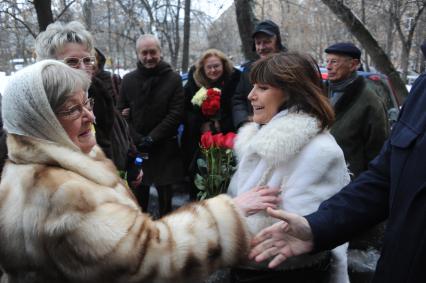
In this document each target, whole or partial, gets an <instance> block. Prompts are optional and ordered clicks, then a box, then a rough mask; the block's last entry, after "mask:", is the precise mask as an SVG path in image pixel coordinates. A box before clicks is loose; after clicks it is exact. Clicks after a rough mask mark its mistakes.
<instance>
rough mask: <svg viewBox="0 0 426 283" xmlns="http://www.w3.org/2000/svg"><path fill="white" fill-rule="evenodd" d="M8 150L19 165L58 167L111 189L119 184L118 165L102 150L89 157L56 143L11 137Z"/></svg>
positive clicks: (11, 158)
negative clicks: (116, 166)
mask: <svg viewBox="0 0 426 283" xmlns="http://www.w3.org/2000/svg"><path fill="white" fill-rule="evenodd" d="M7 147H8V150H9V153H8V155H9V160H10V161H12V162H14V163H17V164H40V165H46V166H58V167H62V168H64V169H66V170H69V171H72V172H75V173H76V174H78V175H81V176H83V177H85V178H87V179H89V180H91V181H93V182H95V183H97V184H100V185H104V186H109V187H115V186H116V185H117V183H118V182H119V177H118V175H117V174H116V168H115V166H114V164H113V163H112V162H111V161H110V160H109V159H107V158H106V157H105V154H104V153H103V152H102V150H101V149H100V148H99V147H98V146H95V147H94V148H93V149H92V151H91V152H90V153H89V154H87V155H86V154H84V153H82V152H81V151H77V150H74V149H71V148H68V147H65V146H61V145H59V144H57V143H54V142H48V141H44V140H40V139H36V138H32V137H26V136H20V135H14V134H9V135H8V136H7Z"/></svg>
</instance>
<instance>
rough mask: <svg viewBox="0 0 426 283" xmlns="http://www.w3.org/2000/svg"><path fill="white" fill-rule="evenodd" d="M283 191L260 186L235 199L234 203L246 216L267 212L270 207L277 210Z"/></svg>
mask: <svg viewBox="0 0 426 283" xmlns="http://www.w3.org/2000/svg"><path fill="white" fill-rule="evenodd" d="M280 193H281V190H279V189H272V188H269V187H267V186H260V187H255V188H254V189H251V190H250V191H247V192H244V193H242V194H240V195H239V196H237V197H235V198H234V203H235V204H236V206H238V207H239V208H240V209H241V210H242V211H243V212H244V214H245V215H246V216H248V215H252V214H255V213H257V212H259V211H262V210H265V209H267V208H268V207H270V208H277V205H278V203H279V202H280V201H281V198H280V197H279V194H280Z"/></svg>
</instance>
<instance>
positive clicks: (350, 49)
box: [324, 42, 361, 60]
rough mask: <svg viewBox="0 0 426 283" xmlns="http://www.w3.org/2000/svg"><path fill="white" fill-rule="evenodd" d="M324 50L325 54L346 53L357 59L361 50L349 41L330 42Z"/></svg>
mask: <svg viewBox="0 0 426 283" xmlns="http://www.w3.org/2000/svg"><path fill="white" fill-rule="evenodd" d="M324 51H325V53H327V54H341V55H347V56H349V57H352V58H354V59H358V60H359V59H360V58H361V50H359V49H358V47H356V46H355V45H354V44H353V43H350V42H339V43H336V44H332V45H330V46H329V47H327V48H326V49H325V50H324Z"/></svg>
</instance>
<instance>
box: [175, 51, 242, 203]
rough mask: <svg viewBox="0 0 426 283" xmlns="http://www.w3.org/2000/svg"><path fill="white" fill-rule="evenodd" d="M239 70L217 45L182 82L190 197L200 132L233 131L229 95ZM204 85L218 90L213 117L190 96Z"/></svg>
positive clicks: (185, 154)
mask: <svg viewBox="0 0 426 283" xmlns="http://www.w3.org/2000/svg"><path fill="white" fill-rule="evenodd" d="M240 75H241V72H240V71H239V70H238V69H236V68H234V66H233V64H232V62H231V61H230V60H229V59H228V58H227V57H226V56H225V54H223V52H221V51H219V50H217V49H208V50H207V51H205V52H204V53H203V54H202V55H201V57H200V58H199V59H198V61H197V63H196V64H195V66H193V67H192V68H191V70H190V71H189V74H188V82H187V84H186V85H185V120H184V121H185V122H184V126H185V128H184V129H185V130H184V133H183V137H182V151H183V153H184V163H185V168H187V170H188V171H187V174H188V177H189V182H190V191H191V198H192V199H194V198H195V195H196V188H195V187H194V185H193V179H194V175H195V171H196V158H197V156H198V152H199V151H198V148H199V141H200V137H201V135H202V133H204V132H206V131H212V132H213V133H219V132H221V133H224V134H226V133H228V132H233V131H235V128H234V126H233V121H232V105H231V101H232V96H233V95H234V92H235V88H236V87H237V84H238V82H239V80H240ZM201 87H204V88H206V89H209V88H218V89H220V90H221V96H220V109H219V111H218V113H217V114H216V115H214V117H206V116H205V115H203V113H202V111H201V108H200V107H199V106H198V105H194V104H193V103H192V102H191V100H192V98H193V97H194V95H195V94H196V93H197V91H198V90H199V89H200V88H201Z"/></svg>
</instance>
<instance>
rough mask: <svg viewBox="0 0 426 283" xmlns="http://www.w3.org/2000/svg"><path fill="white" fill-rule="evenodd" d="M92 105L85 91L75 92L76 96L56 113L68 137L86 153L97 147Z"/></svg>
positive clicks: (69, 99) (68, 100)
mask: <svg viewBox="0 0 426 283" xmlns="http://www.w3.org/2000/svg"><path fill="white" fill-rule="evenodd" d="M91 103H92V102H91V101H90V100H88V99H87V97H86V95H85V93H84V91H83V90H79V91H76V92H74V95H73V96H71V97H70V98H68V99H67V101H65V103H64V104H63V105H62V106H61V107H60V109H59V111H58V112H57V113H56V116H57V118H58V120H59V122H60V123H61V125H62V127H63V128H64V130H65V132H66V133H67V134H68V137H69V138H70V139H71V141H72V142H73V143H74V144H75V145H76V146H78V147H79V148H80V149H81V151H82V152H84V153H89V152H90V150H91V149H92V148H93V147H94V146H95V145H96V139H95V136H94V134H93V132H92V123H93V121H94V119H95V117H94V115H93V112H92V106H93V105H92V104H91Z"/></svg>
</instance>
